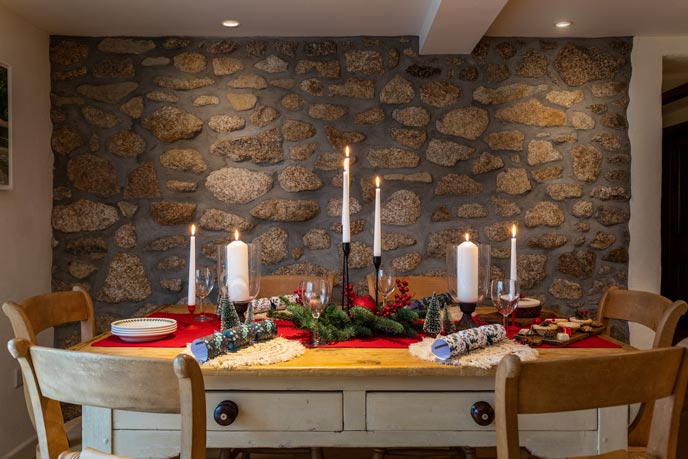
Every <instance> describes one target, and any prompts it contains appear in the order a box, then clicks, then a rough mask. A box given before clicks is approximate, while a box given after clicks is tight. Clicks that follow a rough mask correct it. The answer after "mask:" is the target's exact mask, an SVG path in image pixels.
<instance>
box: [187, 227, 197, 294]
mask: <svg viewBox="0 0 688 459" xmlns="http://www.w3.org/2000/svg"><path fill="white" fill-rule="evenodd" d="M186 304H188V305H189V306H195V305H196V225H191V239H190V240H189V296H188V297H187V300H186Z"/></svg>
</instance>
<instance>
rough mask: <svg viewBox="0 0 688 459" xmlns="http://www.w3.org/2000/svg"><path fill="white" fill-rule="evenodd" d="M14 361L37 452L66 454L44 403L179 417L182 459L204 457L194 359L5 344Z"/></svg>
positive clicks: (201, 393) (59, 428)
mask: <svg viewBox="0 0 688 459" xmlns="http://www.w3.org/2000/svg"><path fill="white" fill-rule="evenodd" d="M8 348H9V350H10V353H11V354H12V356H13V357H14V358H15V359H17V360H18V361H19V365H20V366H21V370H22V375H23V377H24V383H25V384H26V386H27V389H28V391H29V395H30V398H31V408H32V410H33V414H34V419H35V421H36V432H37V434H38V441H39V447H40V450H41V451H44V452H47V456H46V457H48V458H50V459H56V458H57V457H58V455H59V454H60V453H62V452H63V451H65V450H67V449H69V447H68V444H67V437H66V435H65V432H64V424H63V421H62V418H61V417H57V416H55V413H54V411H48V412H46V411H44V410H43V405H44V403H45V402H46V401H48V400H53V401H60V402H67V403H74V404H78V405H88V406H95V407H104V408H112V409H119V410H129V411H142V412H152V413H179V414H181V422H182V424H181V432H182V434H181V448H180V451H181V455H180V456H181V459H203V458H204V457H205V444H206V441H205V439H206V430H205V416H206V413H205V390H204V385H203V376H202V374H201V369H200V367H199V366H198V363H197V362H196V361H195V360H194V359H193V357H191V356H189V355H185V354H180V355H178V356H177V357H176V358H175V359H174V362H170V361H169V360H163V359H144V358H133V357H119V356H110V355H102V354H93V353H87V352H77V351H69V350H64V349H53V348H48V347H42V346H37V345H32V344H30V343H29V342H28V341H26V340H24V339H16V338H15V339H12V340H11V341H10V342H9V343H8Z"/></svg>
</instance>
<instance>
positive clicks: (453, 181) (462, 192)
mask: <svg viewBox="0 0 688 459" xmlns="http://www.w3.org/2000/svg"><path fill="white" fill-rule="evenodd" d="M483 190H484V187H483V185H482V184H481V183H479V182H476V181H475V180H473V179H472V178H470V177H469V176H467V175H463V174H447V175H445V176H444V177H442V178H441V179H440V181H439V183H438V184H437V186H436V187H435V196H445V195H448V196H472V195H476V194H480V193H482V192H483Z"/></svg>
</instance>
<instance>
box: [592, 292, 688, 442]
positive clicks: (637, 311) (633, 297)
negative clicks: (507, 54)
mask: <svg viewBox="0 0 688 459" xmlns="http://www.w3.org/2000/svg"><path fill="white" fill-rule="evenodd" d="M687 310H688V304H686V302H685V301H674V302H672V301H671V300H670V299H668V298H665V297H663V296H661V295H657V294H656V293H650V292H641V291H637V290H622V289H619V288H618V287H610V288H609V289H608V290H607V292H606V293H605V294H604V295H603V296H602V298H601V299H600V303H599V307H598V309H597V320H599V321H601V322H603V323H604V324H605V325H606V326H607V334H609V323H610V319H619V320H626V321H629V322H636V323H639V324H642V325H645V326H646V327H648V328H650V329H652V330H653V331H654V332H655V339H654V342H653V343H652V348H653V349H656V348H660V347H668V346H671V343H672V340H673V338H674V332H675V330H676V325H677V324H678V320H679V318H680V317H681V316H682V315H683V314H685V312H686V311H687ZM651 420H652V403H651V402H650V403H643V404H642V405H641V406H640V411H639V412H638V415H637V416H636V418H635V420H634V421H633V422H632V423H631V425H630V427H629V430H628V444H629V445H631V446H645V445H646V444H647V441H648V438H649V433H650V421H651Z"/></svg>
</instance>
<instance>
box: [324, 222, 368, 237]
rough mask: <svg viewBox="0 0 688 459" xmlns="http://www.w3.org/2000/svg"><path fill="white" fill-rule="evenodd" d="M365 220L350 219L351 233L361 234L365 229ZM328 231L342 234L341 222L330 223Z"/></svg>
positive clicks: (353, 234)
mask: <svg viewBox="0 0 688 459" xmlns="http://www.w3.org/2000/svg"><path fill="white" fill-rule="evenodd" d="M365 224H366V222H365V220H363V219H361V218H359V219H357V220H352V221H351V224H350V225H349V226H350V228H349V229H350V230H351V235H352V236H355V235H357V234H361V233H362V232H363V231H364V230H365ZM330 231H334V232H335V233H339V234H342V224H341V223H340V222H337V223H332V224H331V225H330Z"/></svg>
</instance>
